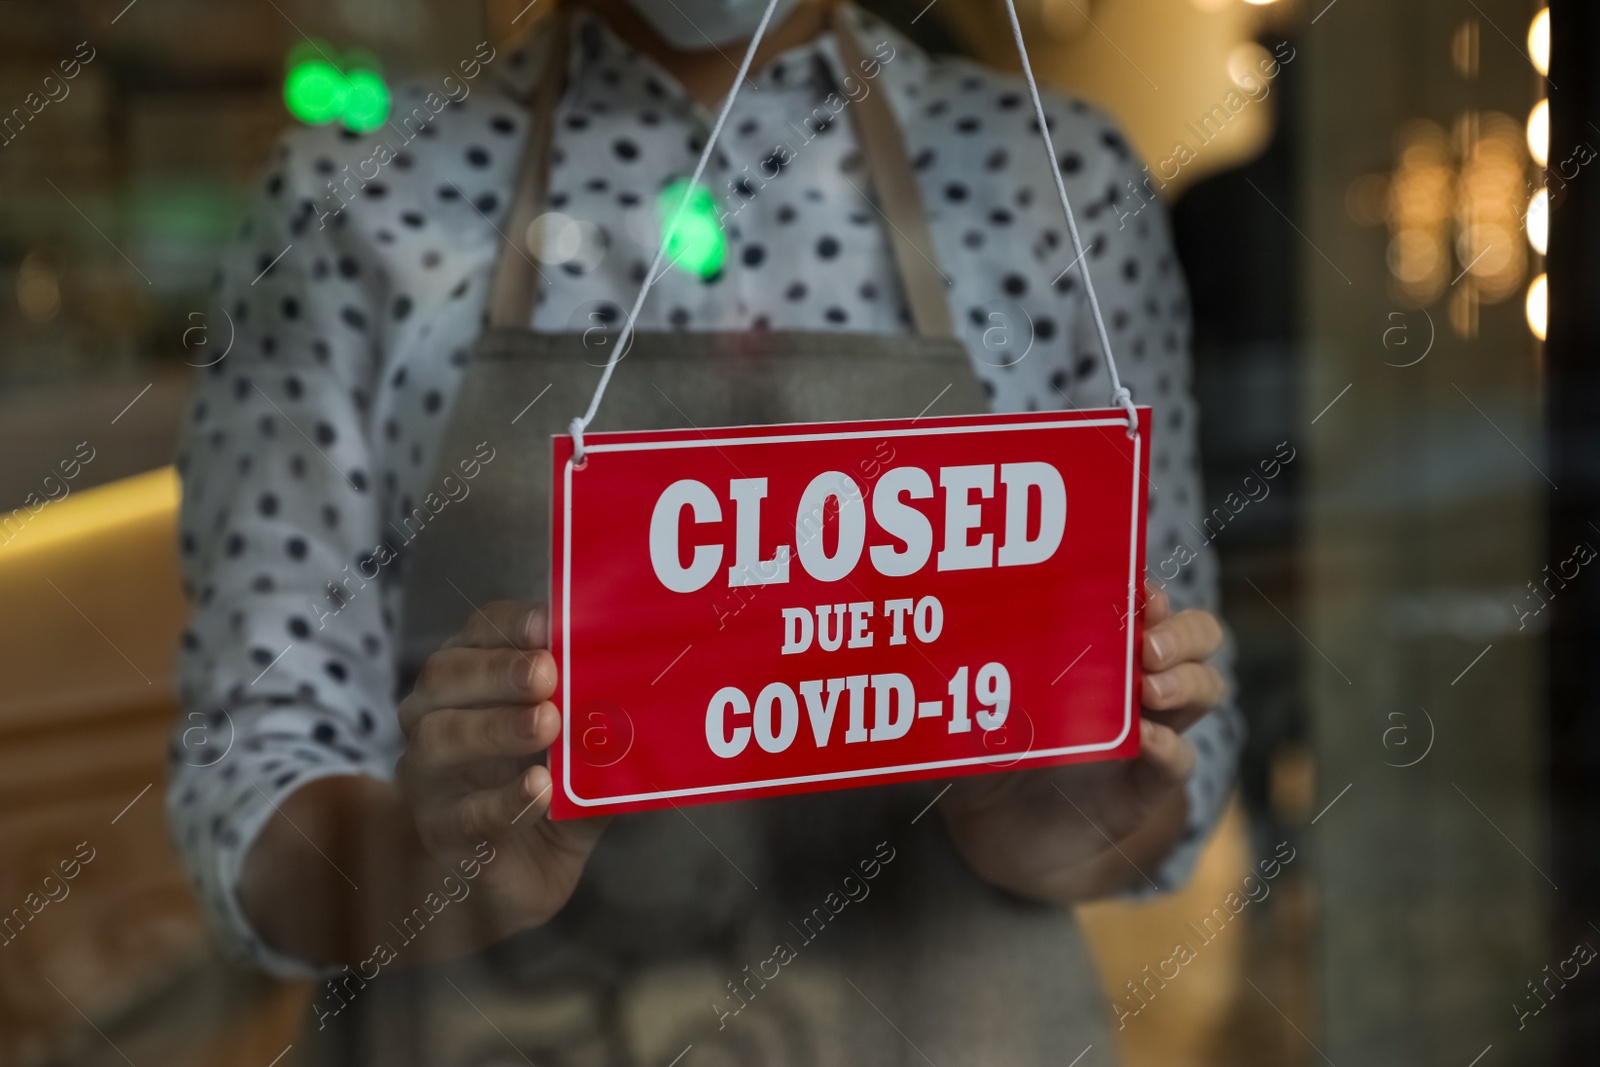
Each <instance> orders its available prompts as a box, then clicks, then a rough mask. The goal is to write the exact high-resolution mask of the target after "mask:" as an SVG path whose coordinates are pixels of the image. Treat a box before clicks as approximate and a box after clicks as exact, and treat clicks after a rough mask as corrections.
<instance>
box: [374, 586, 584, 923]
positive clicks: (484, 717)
mask: <svg viewBox="0 0 1600 1067" xmlns="http://www.w3.org/2000/svg"><path fill="white" fill-rule="evenodd" d="M548 634H549V627H548V621H547V617H546V615H545V612H544V611H543V610H541V609H539V608H537V607H534V606H533V605H530V604H526V603H519V602H513V601H498V602H495V603H491V604H486V605H484V606H483V607H481V608H479V609H477V610H476V611H474V612H473V613H472V616H471V617H470V618H469V619H468V620H467V624H466V626H465V627H464V628H463V629H462V631H461V632H460V633H459V634H457V635H456V636H455V637H452V638H451V639H450V640H449V641H447V642H445V644H444V646H443V647H442V648H440V649H439V650H438V651H437V652H435V653H434V654H433V655H431V656H429V657H428V660H427V662H426V664H424V666H423V668H422V673H421V674H420V675H419V676H418V677H417V683H416V688H415V689H413V690H412V692H411V694H410V695H409V696H407V697H406V698H405V700H403V701H402V702H401V703H400V708H399V718H400V728H401V730H402V731H404V733H405V737H406V750H405V753H404V754H403V755H402V756H401V757H400V762H399V765H398V767H397V768H396V775H395V777H396V782H397V783H398V785H399V788H400V793H401V796H402V797H403V798H404V800H405V803H406V804H407V805H408V806H409V807H410V809H411V812H412V815H413V816H414V818H415V820H416V826H417V833H418V835H419V836H420V838H421V840H422V843H423V845H424V847H426V848H427V850H428V851H429V852H430V853H431V854H432V855H433V856H434V857H435V858H436V859H438V860H439V861H440V862H441V863H443V864H445V865H446V866H448V867H452V868H453V867H455V865H456V864H457V863H458V862H459V861H460V860H462V859H464V858H466V857H469V856H475V857H476V858H477V859H478V860H482V859H483V854H482V853H481V852H480V851H478V850H479V849H480V846H481V844H482V842H484V841H487V842H489V843H490V845H491V846H493V848H494V853H493V856H494V858H493V860H491V861H489V862H487V863H485V864H484V865H483V868H482V873H481V875H480V876H479V881H478V885H479V887H480V888H486V889H487V890H488V896H489V899H490V900H491V901H492V902H493V905H494V908H493V911H494V921H495V925H496V927H497V928H498V929H497V932H498V933H499V934H500V935H501V936H504V935H507V934H510V933H514V932H515V931H517V930H521V929H525V928H527V927H530V926H537V925H539V924H540V923H543V922H545V921H547V920H548V919H549V918H550V917H551V916H553V915H554V914H555V913H556V912H557V911H559V910H560V909H561V907H562V906H563V905H564V904H566V902H567V899H568V898H569V897H570V896H571V895H572V891H573V889H574V888H575V887H576V886H577V883H578V878H579V877H580V876H581V875H582V874H583V867H584V864H585V863H586V862H587V861H588V859H589V854H590V853H591V852H592V851H593V850H594V846H595V844H596V843H597V842H598V841H599V839H600V835H601V833H602V832H603V831H604V829H605V826H606V823H607V822H608V821H609V819H607V818H593V819H574V820H565V821H562V822H551V821H550V820H549V819H547V818H545V813H546V811H548V809H549V806H550V794H551V779H550V771H549V769H548V768H547V767H546V766H545V763H544V760H543V759H542V758H541V757H542V756H543V755H544V753H545V752H546V750H547V749H548V748H549V747H550V745H551V744H552V743H553V742H554V741H555V740H556V737H557V736H558V735H559V734H560V732H561V715H560V712H559V710H558V709H557V708H556V706H555V705H554V704H552V703H551V702H550V699H549V698H550V695H551V694H552V693H553V692H555V687H556V663H555V657H553V656H552V655H551V654H550V652H549V651H548V650H547V649H546V647H545V646H546V645H547V644H548Z"/></svg>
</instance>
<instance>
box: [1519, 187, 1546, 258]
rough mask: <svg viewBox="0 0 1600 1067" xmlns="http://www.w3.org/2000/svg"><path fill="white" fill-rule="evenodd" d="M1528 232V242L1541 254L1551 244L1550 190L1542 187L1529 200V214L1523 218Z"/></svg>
mask: <svg viewBox="0 0 1600 1067" xmlns="http://www.w3.org/2000/svg"><path fill="white" fill-rule="evenodd" d="M1523 227H1524V228H1525V229H1526V230H1527V232H1528V243H1529V244H1530V245H1532V246H1533V250H1534V251H1535V252H1537V253H1539V254H1540V255H1541V256H1542V255H1544V254H1545V250H1546V249H1547V248H1548V247H1549V244H1550V191H1549V190H1548V189H1540V190H1539V191H1538V192H1537V193H1534V194H1533V199H1532V200H1530V201H1528V214H1527V216H1526V217H1525V218H1524V220H1523Z"/></svg>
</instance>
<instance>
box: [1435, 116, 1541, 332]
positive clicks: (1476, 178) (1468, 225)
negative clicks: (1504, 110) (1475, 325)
mask: <svg viewBox="0 0 1600 1067" xmlns="http://www.w3.org/2000/svg"><path fill="white" fill-rule="evenodd" d="M1520 141H1521V131H1520V130H1518V129H1517V124H1516V121H1515V120H1514V119H1512V118H1511V117H1510V116H1508V115H1503V114H1500V113H1499V112H1494V111H1486V112H1483V113H1481V114H1476V113H1471V112H1469V113H1467V114H1465V115H1463V116H1461V118H1460V119H1459V120H1458V121H1457V124H1456V142H1457V152H1458V153H1459V156H1460V159H1461V169H1460V172H1459V174H1458V176H1457V179H1456V183H1457V185H1456V210H1455V216H1456V263H1457V264H1459V266H1458V267H1456V268H1455V271H1453V272H1452V277H1453V276H1454V274H1455V273H1458V272H1459V271H1461V270H1466V271H1467V272H1468V273H1469V274H1470V275H1471V277H1472V280H1473V282H1474V284H1475V286H1476V288H1477V290H1478V293H1479V295H1480V296H1481V297H1482V300H1483V302H1484V303H1486V304H1494V303H1498V302H1499V301H1501V300H1504V299H1506V298H1507V297H1511V296H1515V295H1516V292H1517V290H1518V289H1519V288H1521V286H1522V279H1523V278H1524V277H1526V276H1527V275H1526V273H1525V271H1526V268H1527V259H1528V253H1527V250H1526V249H1525V248H1524V247H1523V245H1522V242H1521V241H1519V240H1517V230H1518V229H1519V228H1520V227H1521V226H1522V218H1521V216H1520V213H1519V212H1518V210H1517V205H1518V203H1519V202H1520V201H1521V199H1522V188H1523V182H1524V174H1525V171H1524V168H1525V167H1526V166H1527V157H1525V156H1524V155H1523V153H1522V145H1521V144H1520V143H1519V142H1520Z"/></svg>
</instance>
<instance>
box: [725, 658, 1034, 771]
mask: <svg viewBox="0 0 1600 1067" xmlns="http://www.w3.org/2000/svg"><path fill="white" fill-rule="evenodd" d="M969 677H970V675H969V672H968V668H966V667H962V668H961V669H960V670H958V671H956V673H955V674H954V675H953V676H952V677H951V679H950V684H949V686H948V687H947V689H946V692H947V693H948V694H949V696H950V721H949V722H948V723H946V724H945V732H946V733H952V734H964V733H967V732H969V731H970V730H971V729H972V723H973V721H974V720H976V721H977V724H978V728H979V729H980V730H984V731H991V730H998V729H999V728H1000V727H1002V726H1004V725H1005V722H1006V717H1007V715H1008V714H1010V711H1011V674H1010V672H1009V671H1007V670H1006V668H1005V665H1004V664H1001V663H986V664H984V665H983V666H982V667H981V668H979V669H978V674H977V678H976V684H975V686H974V688H973V692H972V694H971V696H972V697H975V698H976V703H977V704H978V706H979V708H981V709H982V710H979V711H978V712H976V713H975V714H970V713H969V711H968V708H969V704H968V700H969V696H968V690H967V685H968V678H969ZM798 688H799V696H798V697H797V696H796V695H795V689H794V687H791V686H790V685H789V684H788V683H786V682H773V683H771V684H770V685H767V686H765V687H763V688H762V690H761V692H760V693H758V694H757V695H756V699H755V702H754V703H753V704H752V703H751V701H750V698H749V696H747V695H746V694H745V692H744V690H742V689H740V688H739V687H738V686H733V685H728V686H723V687H722V688H721V689H719V690H717V692H716V694H715V695H714V696H712V698H711V703H710V704H709V705H707V707H706V744H707V745H709V746H710V747H711V751H712V752H713V753H715V754H716V755H718V756H720V757H722V758H723V759H732V758H733V757H735V756H737V755H739V754H740V753H742V752H744V750H745V749H746V748H747V747H748V746H749V744H750V740H751V738H752V737H753V738H754V739H755V742H756V744H757V745H758V746H759V747H760V748H761V750H762V751H763V752H771V753H778V752H783V751H786V750H787V749H788V748H789V746H790V745H791V744H793V743H794V740H795V737H796V736H798V734H799V732H800V701H801V700H802V699H803V700H804V701H805V710H806V721H807V722H808V723H809V724H810V726H811V739H812V740H813V741H814V742H816V746H817V747H818V748H827V747H828V743H829V742H830V741H831V740H832V739H833V736H834V720H835V719H836V718H837V717H838V712H839V696H840V694H841V693H844V694H848V710H847V711H846V713H845V714H846V715H847V716H848V719H847V724H846V727H845V731H844V743H845V744H847V745H852V744H856V743H858V742H861V741H868V742H871V741H895V740H898V739H899V738H902V737H904V736H905V735H906V734H907V733H909V732H910V730H911V726H912V723H914V722H915V721H916V720H918V719H941V718H944V701H942V700H922V701H919V700H918V699H917V696H916V690H915V688H914V687H913V686H912V683H911V679H910V678H907V677H906V676H905V675H903V674H899V673H889V674H870V675H869V674H852V675H848V676H846V677H843V678H828V679H826V680H824V679H820V678H817V679H811V680H809V681H804V682H801V683H800V685H799V687H798ZM869 688H870V689H871V690H872V710H873V718H872V727H871V729H870V730H869V729H868V728H867V690H868V689H869ZM746 724H748V725H746Z"/></svg>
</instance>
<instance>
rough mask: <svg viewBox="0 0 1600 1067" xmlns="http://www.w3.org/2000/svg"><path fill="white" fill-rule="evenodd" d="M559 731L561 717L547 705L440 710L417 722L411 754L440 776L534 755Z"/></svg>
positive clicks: (551, 705)
mask: <svg viewBox="0 0 1600 1067" xmlns="http://www.w3.org/2000/svg"><path fill="white" fill-rule="evenodd" d="M560 732H561V715H560V713H559V712H558V711H557V710H556V706H555V705H554V704H552V703H550V702H549V701H545V702H544V703H541V704H537V705H535V706H533V707H531V708H530V707H527V706H524V705H503V706H500V707H493V708H441V709H439V710H438V711H434V712H430V713H428V714H427V715H424V716H423V717H422V719H421V720H420V721H419V722H418V723H417V726H416V729H415V730H414V731H413V732H412V736H411V745H410V749H409V752H410V755H411V756H412V758H413V760H414V761H415V763H416V765H417V767H418V768H419V769H420V770H422V771H424V772H427V773H433V774H443V773H445V772H447V771H451V770H454V769H457V768H459V767H460V766H461V765H462V764H466V763H476V762H479V761H482V760H504V759H516V758H519V757H522V756H531V755H534V754H536V753H538V752H542V751H544V750H545V749H547V748H549V747H550V743H551V742H552V741H554V740H555V739H556V736H557V735H558V734H559V733H560Z"/></svg>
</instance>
